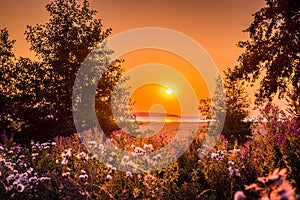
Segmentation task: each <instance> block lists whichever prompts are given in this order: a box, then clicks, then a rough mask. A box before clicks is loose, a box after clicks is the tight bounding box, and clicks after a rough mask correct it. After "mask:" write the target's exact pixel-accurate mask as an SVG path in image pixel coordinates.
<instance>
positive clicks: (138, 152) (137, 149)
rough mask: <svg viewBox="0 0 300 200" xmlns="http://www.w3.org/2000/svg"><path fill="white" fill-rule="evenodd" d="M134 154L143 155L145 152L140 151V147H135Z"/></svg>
mask: <svg viewBox="0 0 300 200" xmlns="http://www.w3.org/2000/svg"><path fill="white" fill-rule="evenodd" d="M134 152H135V153H136V154H145V153H146V151H145V150H144V149H142V148H141V147H135V149H134Z"/></svg>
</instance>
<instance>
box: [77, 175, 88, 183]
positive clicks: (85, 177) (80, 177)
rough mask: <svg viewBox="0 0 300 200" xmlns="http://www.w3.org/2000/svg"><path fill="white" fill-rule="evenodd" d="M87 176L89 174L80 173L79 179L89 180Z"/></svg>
mask: <svg viewBox="0 0 300 200" xmlns="http://www.w3.org/2000/svg"><path fill="white" fill-rule="evenodd" d="M87 178H88V175H87V174H81V175H79V179H80V180H81V181H84V182H85V181H86V180H87Z"/></svg>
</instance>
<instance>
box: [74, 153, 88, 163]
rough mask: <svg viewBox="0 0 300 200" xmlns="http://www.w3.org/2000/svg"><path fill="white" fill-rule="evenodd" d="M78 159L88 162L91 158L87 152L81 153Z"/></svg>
mask: <svg viewBox="0 0 300 200" xmlns="http://www.w3.org/2000/svg"><path fill="white" fill-rule="evenodd" d="M76 158H78V159H79V160H84V161H88V159H89V156H88V155H87V154H86V153H85V152H80V154H78V155H77V156H76Z"/></svg>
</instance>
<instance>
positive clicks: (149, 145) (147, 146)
mask: <svg viewBox="0 0 300 200" xmlns="http://www.w3.org/2000/svg"><path fill="white" fill-rule="evenodd" d="M144 149H145V150H146V151H152V150H153V146H152V144H144Z"/></svg>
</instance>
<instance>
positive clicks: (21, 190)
mask: <svg viewBox="0 0 300 200" xmlns="http://www.w3.org/2000/svg"><path fill="white" fill-rule="evenodd" d="M24 189H25V186H24V185H22V184H21V183H19V184H18V185H17V191H18V192H23V191H24Z"/></svg>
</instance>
